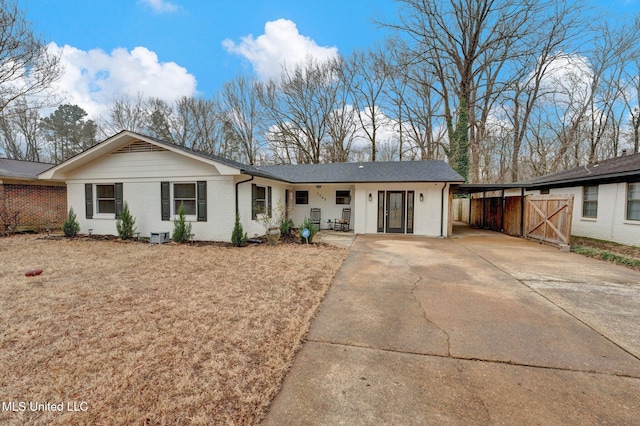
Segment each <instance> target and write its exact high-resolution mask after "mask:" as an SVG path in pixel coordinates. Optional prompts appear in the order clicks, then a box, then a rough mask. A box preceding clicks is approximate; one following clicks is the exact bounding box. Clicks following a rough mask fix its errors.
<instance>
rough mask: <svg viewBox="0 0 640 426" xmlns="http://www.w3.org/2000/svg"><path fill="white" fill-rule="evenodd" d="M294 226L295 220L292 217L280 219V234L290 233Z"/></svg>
mask: <svg viewBox="0 0 640 426" xmlns="http://www.w3.org/2000/svg"><path fill="white" fill-rule="evenodd" d="M292 228H293V221H292V220H291V219H288V218H284V217H283V218H282V219H280V235H282V236H283V237H284V236H285V235H289V233H290V232H291V229H292Z"/></svg>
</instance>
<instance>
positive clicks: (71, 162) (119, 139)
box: [38, 131, 242, 180]
mask: <svg viewBox="0 0 640 426" xmlns="http://www.w3.org/2000/svg"><path fill="white" fill-rule="evenodd" d="M135 140H141V141H144V142H146V143H150V144H152V145H155V146H158V147H161V148H164V149H167V150H169V151H171V152H173V153H176V154H180V155H183V156H185V157H188V158H191V159H194V160H197V161H200V162H203V163H206V164H209V165H211V166H213V167H215V168H216V169H217V170H218V172H219V173H220V174H221V175H238V174H241V173H242V171H241V170H240V169H238V168H235V167H231V166H229V165H226V164H223V163H221V162H219V161H215V160H214V159H210V158H206V157H204V156H201V155H197V154H195V153H191V152H189V151H185V150H182V149H180V148H178V147H176V146H174V145H172V144H165V143H159V142H158V141H156V140H154V139H151V138H148V137H146V136H144V135H141V134H138V133H134V132H129V131H122V132H120V133H117V134H115V135H113V136H112V137H110V138H109V139H106V140H104V141H102V142H100V143H99V144H97V145H94V146H93V147H91V148H89V149H88V150H86V151H83V152H81V153H80V154H78V155H76V156H75V157H72V158H70V159H68V160H67V161H65V162H63V163H60V164H58V165H57V166H53V167H52V168H50V169H48V170H46V171H44V172H42V173H40V174H39V175H38V178H39V179H52V180H53V179H62V180H64V179H65V178H66V175H67V173H69V172H70V171H72V170H75V169H77V168H78V167H81V166H83V165H85V164H87V163H89V162H91V161H93V160H96V159H98V158H100V157H102V156H103V155H106V154H108V153H110V152H113V151H116V150H118V149H120V148H122V147H123V146H126V145H127V144H128V143H131V142H133V141H135Z"/></svg>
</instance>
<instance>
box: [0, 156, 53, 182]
mask: <svg viewBox="0 0 640 426" xmlns="http://www.w3.org/2000/svg"><path fill="white" fill-rule="evenodd" d="M51 167H53V164H46V163H34V162H32V161H20V160H8V159H6V158H0V177H4V178H21V179H37V178H38V175H39V174H40V173H42V172H44V171H45V170H47V169H50V168H51Z"/></svg>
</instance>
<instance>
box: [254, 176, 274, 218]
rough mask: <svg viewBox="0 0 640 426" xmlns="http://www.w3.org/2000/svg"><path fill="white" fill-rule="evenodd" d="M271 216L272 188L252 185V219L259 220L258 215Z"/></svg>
mask: <svg viewBox="0 0 640 426" xmlns="http://www.w3.org/2000/svg"><path fill="white" fill-rule="evenodd" d="M260 214H268V215H271V187H270V186H261V185H256V184H255V183H254V184H252V185H251V219H253V220H257V219H258V215H260Z"/></svg>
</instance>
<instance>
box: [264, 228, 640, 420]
mask: <svg viewBox="0 0 640 426" xmlns="http://www.w3.org/2000/svg"><path fill="white" fill-rule="evenodd" d="M461 231H463V232H461ZM458 234H459V235H458V237H455V238H450V239H444V240H442V239H427V238H419V237H410V236H398V237H393V236H359V237H358V238H357V239H356V241H355V243H354V244H353V246H352V247H351V250H350V253H349V255H348V257H347V259H346V261H345V263H344V264H343V266H342V268H341V269H340V271H339V272H338V274H337V275H336V277H335V280H334V283H333V285H332V287H331V289H330V290H329V292H328V294H327V297H326V298H325V300H324V302H323V304H322V305H321V308H320V312H319V313H318V316H317V318H316V319H315V320H314V322H313V324H312V327H311V330H310V332H309V335H308V339H307V341H306V342H305V343H304V345H303V348H302V350H301V351H300V352H299V354H298V355H297V357H296V360H295V362H294V365H293V367H292V369H291V371H290V372H289V374H288V375H287V377H286V379H285V381H284V384H283V388H282V390H281V392H280V394H279V395H278V397H277V398H276V400H275V401H274V403H273V405H272V407H271V411H270V413H269V415H268V417H267V419H266V424H270V425H285V424H310V425H311V424H313V425H315V424H330V425H338V424H344V425H353V424H399V425H406V424H416V425H418V424H420V425H422V424H465V425H468V424H549V425H559V424H581V425H584V424H594V425H598V424H616V425H625V424H628V425H631V424H640V273H638V272H634V271H631V270H628V269H625V268H622V267H618V266H615V265H612V264H609V263H606V262H603V261H598V260H593V259H588V258H585V257H582V256H579V255H576V254H573V253H561V252H559V251H558V250H557V249H555V248H553V247H549V246H544V245H539V244H536V243H533V242H530V241H526V240H522V239H518V238H512V237H508V236H505V235H502V234H498V233H491V232H485V231H477V230H469V229H466V230H460V229H459V230H458Z"/></svg>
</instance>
